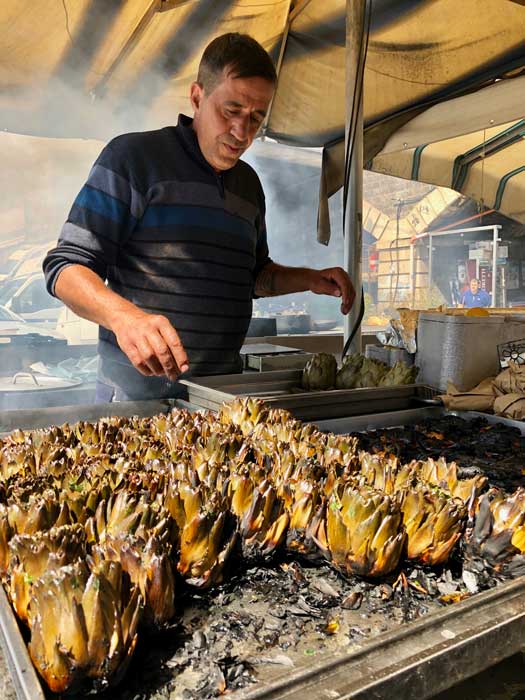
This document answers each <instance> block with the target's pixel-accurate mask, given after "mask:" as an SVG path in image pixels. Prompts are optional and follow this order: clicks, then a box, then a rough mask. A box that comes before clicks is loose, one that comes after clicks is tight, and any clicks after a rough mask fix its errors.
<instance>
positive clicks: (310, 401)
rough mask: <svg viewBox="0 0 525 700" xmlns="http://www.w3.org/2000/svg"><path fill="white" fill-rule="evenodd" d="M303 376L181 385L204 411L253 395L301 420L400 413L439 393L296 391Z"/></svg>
mask: <svg viewBox="0 0 525 700" xmlns="http://www.w3.org/2000/svg"><path fill="white" fill-rule="evenodd" d="M301 376H302V371H301V370H282V371H276V372H263V373H257V374H255V373H249V372H246V373H244V374H224V375H219V376H211V377H193V378H191V379H182V380H181V384H184V385H185V386H186V387H187V389H188V401H189V402H190V403H191V404H193V405H196V406H199V407H201V408H207V409H211V410H213V411H217V410H219V408H220V407H221V405H222V404H223V403H224V402H225V401H232V400H233V399H235V398H236V397H238V396H253V397H256V398H258V399H262V400H264V401H265V402H266V403H268V404H269V405H270V406H272V407H273V408H286V409H288V410H289V411H291V412H292V413H293V414H294V416H295V417H296V418H299V419H301V420H322V419H326V418H338V417H343V416H355V415H363V414H367V413H378V412H384V411H385V410H386V411H399V410H403V409H408V408H412V407H414V406H418V405H422V402H423V401H425V400H428V399H431V398H432V397H433V396H435V394H436V393H437V392H436V391H435V390H434V389H432V388H431V387H428V386H425V385H423V384H408V385H404V386H392V387H377V388H369V389H331V390H328V391H308V392H304V391H299V392H297V391H295V392H293V390H294V389H295V390H296V389H297V388H298V387H300V385H301Z"/></svg>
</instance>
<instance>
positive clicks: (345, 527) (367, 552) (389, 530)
mask: <svg viewBox="0 0 525 700" xmlns="http://www.w3.org/2000/svg"><path fill="white" fill-rule="evenodd" d="M337 491H338V489H335V490H334V492H333V493H332V496H331V497H330V499H329V501H328V506H327V509H326V522H325V525H324V527H323V525H322V524H321V526H320V527H319V529H318V531H317V533H316V535H315V541H316V542H317V544H318V546H319V547H320V548H321V550H322V552H323V553H324V554H325V556H326V557H327V558H328V559H329V560H330V561H331V563H332V566H334V567H335V568H336V569H337V570H338V571H340V572H341V573H342V574H345V575H351V574H357V575H359V576H368V577H379V576H385V575H386V574H388V573H390V572H391V571H393V570H394V569H395V568H396V567H397V565H398V563H399V559H400V557H401V554H402V551H403V547H404V544H405V539H406V533H405V530H404V527H403V523H402V514H401V510H400V508H399V505H398V504H397V503H396V502H395V500H393V499H391V498H390V497H389V496H387V495H385V494H383V493H381V492H380V491H377V490H375V489H371V488H366V489H365V488H362V489H361V490H358V489H356V488H355V487H353V486H352V485H350V484H347V485H345V486H344V487H343V490H342V494H341V495H340V496H339V495H338V493H337Z"/></svg>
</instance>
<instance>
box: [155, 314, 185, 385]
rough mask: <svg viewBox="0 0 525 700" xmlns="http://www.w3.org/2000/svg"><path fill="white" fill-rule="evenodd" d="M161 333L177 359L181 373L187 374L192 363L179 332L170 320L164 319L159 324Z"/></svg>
mask: <svg viewBox="0 0 525 700" xmlns="http://www.w3.org/2000/svg"><path fill="white" fill-rule="evenodd" d="M159 332H160V334H161V336H162V338H163V339H164V341H165V343H166V344H167V346H168V348H169V350H170V352H171V354H172V355H173V357H174V358H175V362H176V363H177V367H178V369H179V371H180V372H187V371H188V370H189V368H190V363H189V361H188V356H187V354H186V351H185V350H184V348H183V346H182V343H181V342H180V338H179V336H178V334H177V331H176V330H175V328H173V326H172V325H171V323H170V322H169V321H168V319H163V320H162V321H161V322H160V323H159Z"/></svg>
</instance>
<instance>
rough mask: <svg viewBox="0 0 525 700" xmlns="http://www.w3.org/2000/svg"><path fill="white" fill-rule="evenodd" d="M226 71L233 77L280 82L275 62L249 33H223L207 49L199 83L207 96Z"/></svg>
mask: <svg viewBox="0 0 525 700" xmlns="http://www.w3.org/2000/svg"><path fill="white" fill-rule="evenodd" d="M224 69H227V71H228V74H229V75H231V76H232V77H234V78H264V79H265V80H268V82H270V83H273V84H274V85H275V83H276V82H277V74H276V72H275V67H274V65H273V61H272V59H271V58H270V56H269V55H268V53H267V52H266V51H265V49H263V47H262V46H261V45H260V44H259V43H258V42H257V41H255V39H254V38H253V37H251V36H249V35H248V34H239V33H238V32H231V33H229V34H223V35H222V36H218V37H217V38H216V39H214V40H213V41H211V42H210V43H209V44H208V46H207V47H206V48H205V49H204V53H203V54H202V58H201V62H200V64H199V72H198V75H197V82H198V83H199V84H200V85H201V86H202V87H203V88H204V91H205V92H206V93H208V94H210V93H211V92H212V91H213V90H214V89H215V88H216V87H217V85H218V84H219V82H220V81H221V79H222V77H223V71H224Z"/></svg>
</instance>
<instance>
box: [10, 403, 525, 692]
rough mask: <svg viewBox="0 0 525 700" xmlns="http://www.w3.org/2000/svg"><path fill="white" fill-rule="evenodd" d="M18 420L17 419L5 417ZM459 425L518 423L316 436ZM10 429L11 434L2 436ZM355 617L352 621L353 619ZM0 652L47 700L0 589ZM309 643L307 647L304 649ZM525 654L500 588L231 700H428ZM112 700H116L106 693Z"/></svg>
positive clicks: (53, 412) (133, 408)
mask: <svg viewBox="0 0 525 700" xmlns="http://www.w3.org/2000/svg"><path fill="white" fill-rule="evenodd" d="M174 405H180V402H169V401H163V402H158V401H148V402H146V401H145V402H137V403H119V404H102V405H97V406H72V407H64V408H61V409H48V410H46V411H45V416H41V415H40V413H41V412H33V418H34V425H33V426H32V425H30V424H29V423H30V413H31V412H29V411H11V412H4V413H0V428H1V429H3V430H5V429H8V430H10V429H12V427H14V426H15V425H16V422H17V421H20V422H19V423H18V425H19V426H20V427H21V426H22V424H23V427H25V428H30V427H37V426H38V427H41V426H42V425H43V424H44V422H45V424H46V425H50V424H52V423H54V424H57V423H61V422H63V421H64V420H65V418H66V417H67V419H68V420H69V421H74V420H80V419H88V420H96V419H97V418H100V417H102V416H107V415H133V414H140V415H150V414H152V413H155V412H159V411H165V410H169V409H170V408H171V407H173V406H174ZM12 414H15V415H12ZM442 415H457V416H460V417H463V418H467V419H468V418H474V417H477V416H479V415H483V416H484V417H486V418H488V419H489V420H490V421H491V422H495V423H503V424H505V425H513V426H515V427H519V428H520V430H521V431H522V433H525V429H524V428H525V426H524V424H520V423H518V422H516V421H509V420H504V419H499V418H496V417H490V416H485V415H484V414H479V413H475V412H472V413H461V412H447V411H445V410H444V409H443V408H438V407H431V408H422V409H419V410H411V411H405V412H397V413H383V414H381V415H375V416H355V417H350V418H346V419H343V420H336V421H324V422H321V423H320V427H322V428H323V429H325V430H332V429H334V428H335V429H336V431H337V432H347V431H356V430H360V429H361V430H369V429H374V428H382V427H394V426H399V425H407V424H409V423H412V422H416V421H421V420H422V419H424V418H428V417H432V416H442ZM7 426H9V427H8V428H7ZM356 614H357V616H358V615H359V613H358V611H356ZM0 642H1V643H2V646H3V649H4V653H5V654H6V656H7V660H8V664H9V669H10V671H11V674H12V677H13V684H14V687H15V689H16V693H17V697H18V698H19V700H46V693H45V692H44V690H43V689H42V686H41V684H40V681H39V679H38V676H37V673H36V671H35V669H34V667H33V665H32V663H31V661H30V658H29V654H28V651H27V648H26V645H25V642H24V640H23V637H22V634H21V632H20V628H19V625H18V622H17V620H16V617H15V615H14V613H13V610H12V608H11V606H10V605H9V603H8V601H7V597H6V595H5V592H4V590H3V588H2V587H1V586H0ZM310 643H312V642H310ZM524 644H525V578H519V579H517V580H515V581H509V582H506V583H504V584H502V585H500V586H498V587H497V588H495V589H492V590H489V591H486V592H483V593H478V594H476V595H474V596H473V597H471V598H469V599H467V600H465V601H463V602H460V603H457V604H455V605H453V606H451V607H447V608H445V609H439V610H438V611H437V612H431V613H428V614H427V615H425V616H424V617H422V618H420V619H419V620H417V621H415V622H409V623H406V624H404V625H402V626H397V627H395V628H394V629H390V630H388V631H386V632H383V633H381V634H378V635H377V636H374V637H373V638H368V639H363V641H360V642H354V643H352V644H351V645H349V646H348V647H347V648H346V649H340V650H339V651H338V652H337V653H324V654H320V655H319V656H318V657H316V659H315V660H313V659H304V661H303V662H302V663H298V664H297V665H296V667H295V668H294V669H285V670H283V669H277V668H275V667H274V668H273V669H272V673H271V674H267V675H262V674H261V680H260V682H258V683H257V684H256V685H255V686H252V687H250V688H247V689H244V690H241V691H237V692H234V693H232V694H231V695H230V697H231V698H232V700H304V698H305V697H308V698H310V697H311V698H314V697H315V698H334V699H337V698H345V699H346V700H350V699H353V700H365V699H366V700H391V698H399V699H400V700H425V699H427V698H431V697H433V696H434V695H435V694H437V693H439V692H442V691H444V690H446V689H447V688H450V687H451V686H453V685H455V684H456V683H458V682H459V681H461V680H464V679H466V678H469V677H470V676H473V675H475V674H476V673H479V672H480V671H482V670H484V669H486V668H489V667H490V666H492V665H494V664H496V663H498V662H499V661H501V660H502V659H504V658H507V657H509V656H511V655H513V654H514V653H516V652H518V651H521V650H522V648H523V646H524ZM111 697H112V700H118V698H119V697H120V693H119V689H118V688H115V689H114V690H113V691H112V695H111Z"/></svg>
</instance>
